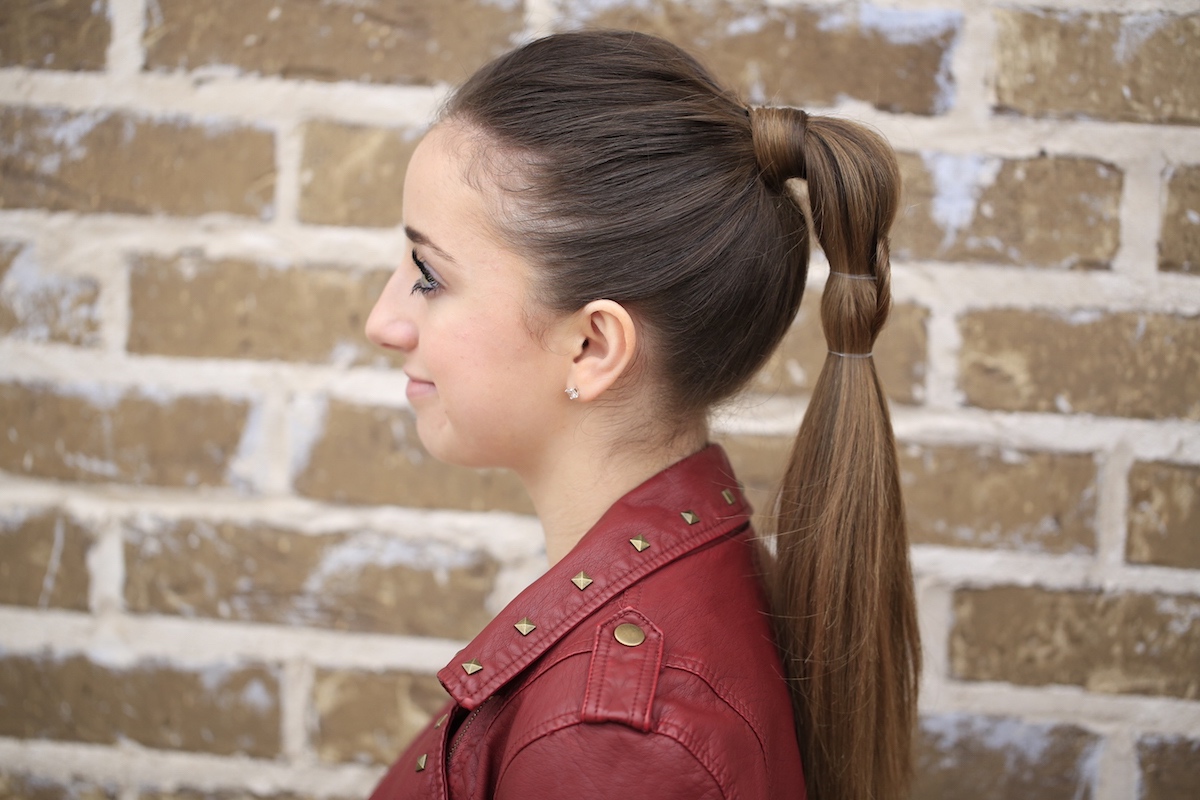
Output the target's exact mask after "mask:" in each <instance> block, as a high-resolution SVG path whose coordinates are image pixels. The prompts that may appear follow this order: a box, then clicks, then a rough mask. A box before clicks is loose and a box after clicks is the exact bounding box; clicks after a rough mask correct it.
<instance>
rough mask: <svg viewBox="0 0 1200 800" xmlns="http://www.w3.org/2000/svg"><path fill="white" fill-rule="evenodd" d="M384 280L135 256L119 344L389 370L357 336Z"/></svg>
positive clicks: (332, 270) (139, 349)
mask: <svg viewBox="0 0 1200 800" xmlns="http://www.w3.org/2000/svg"><path fill="white" fill-rule="evenodd" d="M389 274H390V273H389V272H388V271H386V270H372V271H368V272H365V273H363V272H356V271H352V270H348V269H339V268H337V267H331V266H299V265H297V266H293V267H290V268H284V267H277V266H272V265H269V264H261V263H253V262H248V261H238V260H233V259H224V260H208V259H203V258H198V257H194V256H192V255H190V254H186V253H185V254H182V255H177V256H171V257H167V258H161V257H156V256H151V255H142V256H137V257H135V258H133V260H132V264H131V267H130V275H129V294H130V298H129V302H130V321H129V338H128V343H127V345H126V347H127V348H128V350H129V352H131V353H148V354H154V355H164V356H185V357H193V358H249V359H277V360H283V361H305V362H310V363H319V364H320V363H323V364H337V365H339V366H349V365H362V364H375V365H379V366H384V365H387V364H396V363H399V362H400V359H399V358H398V357H395V356H392V355H389V353H390V351H383V350H381V349H380V348H377V347H375V346H373V345H372V344H371V343H370V342H369V341H367V338H366V336H365V335H364V334H363V326H364V325H365V324H366V321H367V314H369V313H370V311H371V307H372V306H373V305H374V304H375V300H376V299H377V298H378V297H379V294H380V293H381V292H382V291H383V286H384V284H385V283H387V279H388V276H389ZM298 320H303V324H298V323H297V321H298Z"/></svg>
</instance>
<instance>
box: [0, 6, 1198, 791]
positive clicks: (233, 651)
mask: <svg viewBox="0 0 1200 800" xmlns="http://www.w3.org/2000/svg"><path fill="white" fill-rule="evenodd" d="M583 24H596V25H619V26H632V27H638V28H642V29H646V30H652V31H657V32H660V33H664V34H666V35H668V36H670V37H671V38H673V39H675V40H676V41H678V42H680V43H682V44H684V45H686V46H688V47H690V48H692V49H694V50H696V51H698V52H699V53H701V54H703V55H704V56H705V57H706V58H707V60H708V61H709V62H710V63H711V64H712V65H713V66H714V67H715V68H716V69H717V70H719V71H720V72H721V73H722V74H723V75H724V76H725V77H726V79H727V80H729V81H731V82H733V83H735V84H736V85H738V86H739V87H740V88H741V89H742V91H743V92H744V93H745V94H746V96H747V97H749V98H750V99H752V100H754V101H774V102H779V103H795V104H804V105H805V106H806V107H808V108H809V109H810V110H823V109H826V110H828V109H834V110H837V111H839V112H844V113H847V114H850V115H853V116H855V117H858V118H860V119H864V120H866V121H867V122H869V123H871V124H873V125H875V126H877V127H878V128H879V129H881V130H882V131H883V132H884V133H885V134H886V135H888V136H889V137H890V138H891V140H892V141H893V142H894V144H895V145H896V146H897V148H898V149H899V150H900V151H901V165H902V168H903V171H904V175H905V179H906V188H905V191H906V196H905V202H904V215H903V219H902V221H901V223H900V225H899V227H898V229H897V231H896V235H895V248H894V250H895V253H896V264H895V292H896V297H897V307H896V313H895V315H894V318H893V319H894V322H893V325H892V327H891V329H890V331H889V332H888V333H887V334H886V338H885V339H884V340H883V341H882V342H881V343H880V345H879V349H878V353H879V355H878V358H877V362H878V364H879V368H880V371H881V374H882V376H883V378H884V381H885V383H886V385H887V388H888V391H889V393H890V395H891V397H892V399H893V402H894V416H895V424H896V429H897V433H898V435H899V438H900V440H901V458H902V466H903V480H904V482H905V485H906V487H907V491H908V495H907V497H908V513H909V516H910V519H911V523H912V535H913V539H914V542H915V545H914V557H915V566H916V570H917V581H918V589H919V595H920V612H921V622H922V625H923V629H924V636H925V645H926V651H927V660H926V665H927V667H926V674H925V681H924V689H923V694H922V711H923V715H922V723H921V731H920V736H919V742H920V743H919V752H918V760H919V767H920V769H919V771H920V780H919V785H918V791H917V795H918V797H920V798H931V799H932V798H954V797H974V798H985V799H986V798H1000V797H1006V798H1007V797H1027V798H1033V799H1034V800H1042V799H1043V798H1044V799H1045V800H1051V798H1092V799H1093V800H1132V799H1133V798H1146V800H1167V799H1168V798H1185V797H1187V798H1193V797H1195V796H1196V791H1197V787H1198V786H1200V2H1196V1H1195V0H1163V2H1158V3H1154V2H1151V1H1150V0H1095V1H1094V2H1093V1H1092V0H1040V1H1039V2H1038V3H1036V4H1034V3H1032V2H1031V3H1029V4H1025V3H1023V2H1022V1H1021V0H1015V2H1014V0H1004V2H1001V1H1000V0H989V1H988V2H968V0H878V5H862V4H858V3H840V2H835V1H833V0H810V2H807V3H806V2H792V0H772V2H765V0H747V1H745V2H743V1H742V0H706V1H705V2H692V3H687V4H686V5H685V4H684V3H681V2H672V0H625V2H620V0H606V1H605V2H589V1H588V0H525V2H524V3H522V2H521V0H407V2H403V3H400V2H383V0H356V2H332V1H331V0H291V1H290V2H283V1H282V0H211V2H204V3H196V2H190V0H50V1H49V2H47V0H5V2H4V3H3V4H2V6H0V334H2V338H0V422H2V425H0V434H2V435H0V796H3V797H22V798H24V797H28V798H39V799H41V798H46V800H50V799H51V798H88V799H89V800H91V798H96V799H97V800H99V798H105V799H107V798H112V800H160V799H161V800H166V799H167V798H179V799H180V800H184V799H186V800H192V798H201V797H220V798H235V797H236V798H242V797H249V796H253V797H258V798H352V797H361V796H363V795H364V793H365V792H366V791H367V790H368V789H369V788H370V787H371V786H372V784H373V781H374V780H375V779H376V778H377V777H378V775H379V774H380V771H381V769H382V766H383V765H384V764H386V763H387V761H388V760H389V758H391V757H392V756H393V755H394V754H395V753H396V752H397V750H398V749H399V748H400V747H401V746H402V744H403V743H404V741H405V739H406V737H407V736H409V735H410V734H411V733H412V732H413V731H414V730H415V729H416V728H417V727H418V726H419V725H421V724H422V722H423V721H424V720H425V719H426V718H427V716H428V714H429V713H430V710H431V709H432V708H434V707H435V706H436V705H437V704H438V702H439V701H440V698H441V696H442V694H441V690H440V688H439V687H438V685H437V682H436V680H435V679H434V678H433V677H432V674H433V672H434V671H436V669H437V668H439V667H440V666H441V665H442V664H443V663H444V662H445V661H447V660H448V659H449V658H450V657H451V656H452V655H453V654H454V652H455V651H456V650H457V648H458V646H459V644H460V643H461V642H462V641H463V640H465V639H467V638H469V637H470V636H471V635H472V633H473V632H474V631H476V630H477V629H478V628H479V627H480V626H481V625H482V624H483V623H484V621H485V620H486V619H487V618H488V615H489V614H492V613H495V611H497V610H498V609H499V608H500V607H501V606H502V605H503V604H504V602H505V600H506V599H507V598H509V597H511V596H512V595H513V594H514V593H515V592H516V591H518V590H519V588H520V587H521V586H523V585H524V584H525V583H526V582H528V581H529V580H530V579H532V578H533V577H534V576H535V575H536V574H537V573H538V571H539V570H540V569H541V568H542V566H543V560H542V556H541V554H540V547H539V536H538V530H537V526H536V522H535V521H534V520H533V519H532V518H530V517H529V516H528V512H529V505H528V501H527V500H526V498H525V497H524V496H523V494H522V492H521V489H520V487H519V486H518V485H516V484H515V483H514V481H513V480H512V479H511V478H510V477H509V476H507V475H504V474H499V473H469V472H463V471H459V470H455V469H451V468H449V467H444V466H442V465H439V464H437V463H435V462H431V461H430V459H429V458H428V456H426V455H425V454H424V453H423V452H422V450H421V447H420V444H419V443H418V441H417V440H416V437H415V435H414V431H413V423H412V417H411V414H410V412H409V411H408V409H407V408H406V406H405V402H404V400H403V395H404V392H403V377H402V375H400V374H399V372H398V371H396V370H395V369H394V368H393V367H394V366H395V361H394V360H393V359H391V358H389V357H388V356H386V355H384V354H382V353H380V352H377V351H375V350H372V349H371V348H370V347H369V345H368V344H367V343H366V342H365V341H364V339H363V337H362V334H361V329H362V325H363V322H364V318H365V314H366V313H367V311H368V310H369V307H370V304H371V302H372V299H373V296H374V294H375V293H376V292H377V291H378V290H379V288H380V287H381V285H382V283H383V281H384V279H385V276H386V274H387V271H388V269H389V267H390V265H392V264H394V263H395V261H396V259H397V258H399V254H400V253H401V252H402V246H403V245H402V236H401V235H400V233H399V232H398V231H397V230H396V229H395V225H396V223H397V221H398V220H399V218H400V185H401V181H402V178H403V173H404V169H405V163H406V160H407V157H408V154H409V153H410V151H411V150H412V147H413V146H414V144H415V142H416V140H417V138H418V137H419V135H420V132H421V130H422V128H423V126H424V125H425V124H426V121H427V120H428V118H429V116H430V114H431V113H432V110H433V109H434V108H435V107H436V105H437V103H438V101H439V99H440V98H441V97H442V96H443V93H444V91H445V88H446V86H447V85H448V84H451V83H454V82H456V81H458V80H460V79H461V78H463V77H464V76H465V75H467V74H468V73H469V72H470V71H471V70H472V69H473V68H474V67H475V66H477V65H478V64H480V63H482V62H483V61H484V60H486V59H487V58H488V57H490V56H492V55H493V54H496V53H499V52H501V51H503V50H505V49H506V48H508V47H509V46H510V45H511V44H512V43H514V42H516V41H520V40H521V39H523V38H526V37H529V36H531V35H534V34H535V33H537V32H539V31H545V30H549V29H562V28H569V27H575V26H578V25H583ZM820 272H821V270H820V269H817V270H816V273H817V275H816V280H815V285H814V286H813V289H812V292H811V296H810V297H809V298H807V299H806V301H805V308H804V309H802V311H801V315H800V319H799V320H798V322H797V326H796V330H795V332H794V334H793V335H791V336H790V337H789V339H788V340H787V342H786V344H785V345H784V347H783V348H782V350H781V352H780V353H779V354H778V356H777V357H776V358H775V359H774V360H773V361H772V363H771V365H770V366H769V367H768V368H767V370H765V371H764V373H763V374H762V375H761V376H760V378H759V380H758V382H757V383H756V384H755V386H754V389H753V392H752V393H751V394H750V395H749V396H747V397H746V398H744V399H743V400H741V401H740V402H738V403H737V404H735V405H734V406H733V407H732V408H730V409H729V410H728V411H727V412H725V413H723V414H722V415H721V416H720V417H719V419H718V420H717V422H716V431H717V434H718V436H719V438H720V439H721V440H722V441H723V442H725V443H726V445H727V446H728V448H729V450H730V452H731V454H732V455H733V457H734V458H735V459H736V461H737V462H738V464H739V465H740V469H741V472H742V475H743V477H744V479H745V481H746V482H747V484H748V485H749V487H750V488H751V490H752V491H753V492H754V493H755V497H756V498H757V499H758V505H759V507H760V508H761V507H763V505H764V503H765V498H766V497H767V496H768V492H769V487H770V486H771V484H772V483H773V481H774V480H775V479H776V476H777V472H778V468H779V464H780V462H781V459H782V457H783V452H784V448H786V446H787V443H788V437H789V436H790V434H791V433H792V432H793V430H794V427H795V424H796V421H797V419H798V418H799V417H800V415H801V414H802V412H803V409H804V403H805V396H806V393H807V392H808V390H809V387H810V386H811V383H812V380H813V377H814V376H815V374H816V371H817V370H818V369H819V366H820V361H821V358H822V355H821V353H822V350H823V346H822V345H821V344H820V343H819V339H817V338H815V337H816V323H815V311H814V309H815V306H816V299H817V297H818V296H819V293H820V289H821V284H822V280H821V275H820Z"/></svg>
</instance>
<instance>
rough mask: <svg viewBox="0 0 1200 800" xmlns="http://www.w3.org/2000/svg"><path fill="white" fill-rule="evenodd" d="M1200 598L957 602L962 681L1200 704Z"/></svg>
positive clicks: (1031, 594) (953, 638)
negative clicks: (1075, 688) (1055, 687)
mask: <svg viewBox="0 0 1200 800" xmlns="http://www.w3.org/2000/svg"><path fill="white" fill-rule="evenodd" d="M1197 664H1200V596H1190V595H1164V594H1138V593H1132V592H1131V593H1127V594H1102V593H1100V592H1088V591H1047V590H1042V589H1037V588H1026V587H1015V586H1001V587H997V588H992V589H962V590H959V591H958V592H956V593H955V596H954V627H953V630H952V631H951V634H950V665H951V673H952V674H953V675H954V677H957V678H961V679H964V680H976V681H1006V682H1008V683H1015V684H1020V685H1023V686H1044V685H1047V684H1068V685H1073V686H1082V687H1084V688H1085V689H1088V690H1089V691H1093V692H1103V693H1108V694H1143V695H1159V696H1166V697H1180V698H1183V699H1185V700H1195V699H1197V698H1198V697H1200V671H1198V670H1197V669H1196V665H1197Z"/></svg>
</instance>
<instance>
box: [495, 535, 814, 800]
mask: <svg viewBox="0 0 1200 800" xmlns="http://www.w3.org/2000/svg"><path fill="white" fill-rule="evenodd" d="M710 550H711V552H709V553H707V554H700V553H697V554H692V555H689V556H688V557H687V558H685V559H682V561H681V562H680V563H679V567H683V568H682V569H679V568H676V565H672V567H671V568H668V569H665V570H662V571H660V572H659V573H655V574H654V575H651V576H647V578H645V579H643V580H642V581H640V582H639V583H638V584H637V585H635V586H634V587H631V589H630V590H629V591H627V592H625V593H624V594H622V595H621V596H620V597H617V598H614V599H613V601H612V602H610V603H608V604H606V605H605V606H603V607H601V608H600V609H599V610H597V612H596V613H594V614H593V615H591V616H590V617H589V618H587V619H586V620H584V621H583V622H582V623H581V624H580V625H579V626H577V627H576V628H575V629H574V630H573V631H572V633H571V634H570V635H569V636H567V637H566V638H564V639H563V640H561V641H560V642H558V643H556V645H555V646H554V647H552V648H551V649H550V651H548V652H547V653H546V654H545V655H544V657H543V659H542V660H541V663H540V664H539V665H538V666H537V667H536V668H535V669H534V670H532V671H531V673H530V674H528V675H527V676H525V679H524V680H522V681H520V682H519V685H518V686H514V687H512V688H513V689H514V690H515V691H514V693H513V694H512V695H510V697H509V702H508V704H507V705H508V709H507V713H506V714H505V716H508V717H509V720H508V722H509V723H510V724H511V725H512V727H511V728H510V729H509V735H508V743H507V744H508V746H507V747H506V750H507V755H506V759H505V762H506V764H505V767H504V770H503V775H502V776H498V777H500V783H499V784H497V788H498V789H500V788H505V787H520V789H521V790H522V791H530V784H529V782H530V781H538V780H540V779H541V778H540V776H539V774H538V769H539V764H540V765H541V768H542V769H543V770H546V769H548V770H549V772H550V774H552V775H555V776H556V778H555V779H556V780H557V779H558V778H562V779H563V780H567V781H568V782H570V781H574V780H576V779H578V780H581V781H584V782H587V781H590V780H594V779H599V778H601V777H603V779H604V781H605V784H604V786H605V796H612V797H619V796H620V794H619V789H617V788H615V787H616V786H619V785H620V781H621V780H624V776H626V775H628V776H631V777H630V780H634V779H635V778H636V784H635V788H633V789H631V791H630V794H629V795H628V796H630V797H642V796H655V797H668V798H669V797H696V798H707V797H714V798H718V797H753V798H757V797H763V798H765V797H769V796H772V795H771V793H770V787H771V786H772V785H773V784H774V783H775V781H774V780H773V779H772V777H771V773H772V772H774V771H779V765H777V764H774V765H773V764H771V762H770V759H772V758H773V757H776V756H777V755H778V753H779V752H781V750H782V751H783V752H786V750H787V747H788V744H787V743H788V742H790V747H791V748H792V751H793V752H794V750H795V744H794V736H793V734H792V730H791V729H792V724H791V711H790V703H789V701H788V698H787V695H786V689H785V688H784V686H783V682H782V679H781V678H780V673H779V670H778V667H777V666H776V665H777V656H776V655H775V652H774V645H773V643H772V641H771V638H770V632H769V628H768V626H767V625H766V623H765V622H764V619H765V617H764V614H763V608H762V602H761V592H760V591H759V590H758V588H757V583H756V580H755V578H754V575H753V570H752V569H751V567H750V566H749V565H750V559H748V558H747V556H746V544H745V541H744V539H742V538H741V537H738V539H731V540H727V542H726V543H722V544H721V545H718V546H717V547H714V548H710ZM688 562H691V563H690V564H689V563H688ZM780 739H785V740H786V742H785V743H783V744H782V745H781V744H780V742H779V741H778V740H780ZM794 758H795V759H797V760H798V757H794ZM562 771H570V772H573V774H572V775H570V776H564V775H559V774H558V773H560V772H562ZM783 771H784V772H786V771H787V770H786V769H785V770H783ZM658 778H662V779H663V780H665V781H666V784H665V786H664V789H663V790H662V791H659V790H658V789H657V788H654V789H653V790H650V789H648V787H656V784H655V783H654V781H655V780H657V779H658ZM614 782H615V783H614ZM569 785H570V786H572V787H574V784H573V783H571V784H569ZM556 786H557V784H556ZM636 786H640V787H641V789H638V788H636ZM674 787H684V788H682V789H680V791H681V792H682V793H672V792H674V791H675V788H674ZM572 791H575V789H572ZM580 791H582V790H580ZM498 796H499V795H498ZM504 796H506V797H519V796H522V795H521V794H520V793H514V794H505V795H504ZM525 796H529V797H537V796H539V795H538V794H537V793H536V792H534V793H531V794H527V795H525ZM551 796H564V797H565V796H572V793H571V792H568V791H566V790H564V791H561V792H559V791H556V792H555V793H554V794H553V795H551ZM582 796H583V797H588V796H594V795H589V793H588V792H586V791H582Z"/></svg>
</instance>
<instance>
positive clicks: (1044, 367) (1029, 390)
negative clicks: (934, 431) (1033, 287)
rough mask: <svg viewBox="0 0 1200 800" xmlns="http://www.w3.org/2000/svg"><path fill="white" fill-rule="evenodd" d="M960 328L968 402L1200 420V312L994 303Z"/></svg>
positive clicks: (1002, 407)
mask: <svg viewBox="0 0 1200 800" xmlns="http://www.w3.org/2000/svg"><path fill="white" fill-rule="evenodd" d="M959 329H960V331H961V333H962V342H963V343H962V350H961V351H960V355H959V370H960V376H961V377H960V380H961V388H962V390H963V394H964V395H965V398H966V401H967V402H968V403H970V404H971V405H976V406H981V407H983V408H992V409H999V410H1003V411H1048V412H1053V411H1059V412H1062V413H1064V414H1067V413H1082V414H1100V415H1111V416H1119V417H1140V418H1144V419H1166V418H1173V417H1182V418H1185V419H1200V317H1185V316H1170V315H1167V314H1153V313H1141V312H1122V313H1106V312H1102V311H1092V310H1086V311H1076V312H1072V313H1069V314H1060V313H1057V312H1049V311H1044V312H1043V311H1018V310H1014V309H992V310H986V311H976V312H972V313H969V314H965V315H963V316H962V317H961V318H960V319H959Z"/></svg>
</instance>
